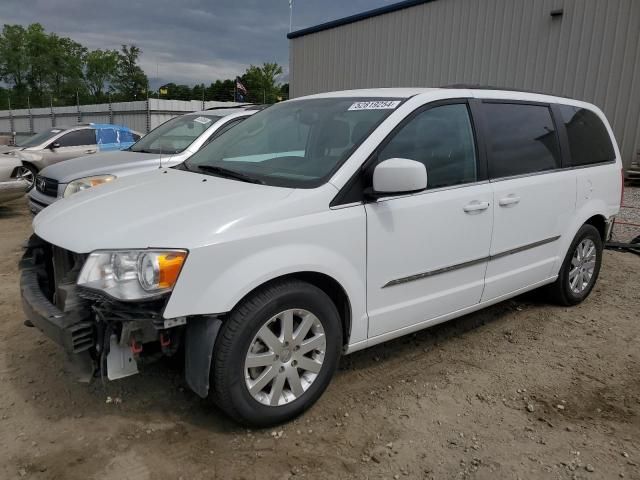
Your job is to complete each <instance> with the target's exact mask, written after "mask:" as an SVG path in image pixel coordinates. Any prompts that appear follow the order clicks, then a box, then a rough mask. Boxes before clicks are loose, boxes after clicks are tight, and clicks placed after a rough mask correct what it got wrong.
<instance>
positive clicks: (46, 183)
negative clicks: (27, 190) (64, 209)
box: [36, 175, 58, 197]
mask: <svg viewBox="0 0 640 480" xmlns="http://www.w3.org/2000/svg"><path fill="white" fill-rule="evenodd" d="M36 190H37V191H39V192H40V193H42V194H44V195H48V196H50V197H57V196H58V181H57V180H54V179H53V178H47V177H41V176H40V175H38V176H37V177H36Z"/></svg>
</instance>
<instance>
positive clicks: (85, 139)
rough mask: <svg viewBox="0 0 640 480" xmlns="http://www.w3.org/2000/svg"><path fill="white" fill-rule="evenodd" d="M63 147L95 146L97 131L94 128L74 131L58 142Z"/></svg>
mask: <svg viewBox="0 0 640 480" xmlns="http://www.w3.org/2000/svg"><path fill="white" fill-rule="evenodd" d="M57 143H59V144H60V146H61V147H77V146H80V145H95V144H96V131H95V130H94V129H92V128H83V129H82V130H74V131H73V132H69V133H67V134H66V135H63V136H62V137H60V138H59V139H58V140H57Z"/></svg>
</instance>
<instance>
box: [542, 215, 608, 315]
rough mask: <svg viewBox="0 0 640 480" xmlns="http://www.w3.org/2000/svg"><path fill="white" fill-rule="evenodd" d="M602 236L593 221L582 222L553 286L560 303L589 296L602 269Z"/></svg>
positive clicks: (564, 303)
mask: <svg viewBox="0 0 640 480" xmlns="http://www.w3.org/2000/svg"><path fill="white" fill-rule="evenodd" d="M602 249H603V244H602V239H601V238H600V232H598V230H597V229H596V228H595V227H594V226H593V225H583V226H582V227H581V228H580V230H578V233H577V234H576V236H575V238H574V239H573V242H572V243H571V246H570V247H569V251H568V252H567V255H566V256H565V259H564V262H563V263H562V267H561V268H560V273H559V275H558V279H557V280H556V281H555V283H553V284H552V285H551V286H550V291H551V294H552V295H553V297H554V299H555V300H556V302H557V303H559V304H561V305H577V304H578V303H580V302H582V301H583V300H584V299H585V298H587V297H588V296H589V293H591V290H592V289H593V286H594V285H595V283H596V280H597V279H598V274H599V273H600V265H601V263H602Z"/></svg>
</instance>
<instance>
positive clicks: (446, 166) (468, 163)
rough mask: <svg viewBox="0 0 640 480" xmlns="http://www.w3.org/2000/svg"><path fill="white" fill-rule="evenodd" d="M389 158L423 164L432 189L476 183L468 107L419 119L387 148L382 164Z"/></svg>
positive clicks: (442, 108)
mask: <svg viewBox="0 0 640 480" xmlns="http://www.w3.org/2000/svg"><path fill="white" fill-rule="evenodd" d="M389 158H407V159H410V160H416V161H418V162H421V163H423V164H424V165H425V167H426V168H427V182H428V185H427V188H428V189H432V188H441V187H448V186H452V185H459V184H463V183H470V182H475V181H476V180H477V172H476V152H475V146H474V141H473V130H472V128H471V121H470V119H469V111H468V109H467V105H466V104H462V103H461V104H452V105H443V106H440V107H434V108H430V109H428V110H425V111H424V112H421V113H419V114H418V115H416V116H415V117H414V118H412V119H411V120H410V121H409V122H408V123H407V124H405V125H404V126H403V127H402V128H401V129H400V131H398V132H397V133H396V134H395V136H394V137H393V138H392V139H391V141H390V142H389V143H387V145H385V146H384V148H383V149H382V150H381V151H380V153H379V155H378V162H381V161H382V160H386V159H389Z"/></svg>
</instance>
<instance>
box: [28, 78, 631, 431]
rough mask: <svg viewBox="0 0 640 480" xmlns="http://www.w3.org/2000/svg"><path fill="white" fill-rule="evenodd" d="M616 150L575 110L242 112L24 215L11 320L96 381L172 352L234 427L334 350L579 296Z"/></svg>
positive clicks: (498, 106) (352, 94) (281, 403)
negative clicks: (537, 300) (493, 310)
mask: <svg viewBox="0 0 640 480" xmlns="http://www.w3.org/2000/svg"><path fill="white" fill-rule="evenodd" d="M622 179H623V176H622V164H621V161H620V153H619V150H618V147H617V145H616V142H615V140H614V137H613V133H612V131H611V128H610V126H609V123H608V122H607V120H606V118H605V117H604V115H603V113H602V112H601V111H600V110H599V109H598V108H596V107H594V106H593V105H590V104H588V103H584V102H579V101H575V100H569V99H565V98H558V97H552V96H547V95H541V94H534V93H525V92H518V91H504V90H491V89H480V88H474V89H469V88H461V87H458V88H441V89H415V88H411V89H371V90H353V91H343V92H333V93H325V94H319V95H312V96H308V97H302V98H297V99H295V100H290V101H287V102H283V103H279V104H276V105H273V106H271V107H269V108H266V109H265V110H263V111H261V112H258V113H256V114H255V115H253V116H251V117H250V118H248V119H247V120H245V121H243V122H242V123H240V124H239V125H237V126H236V127H234V128H232V129H230V130H228V131H227V132H225V133H224V134H223V135H221V136H219V137H218V138H216V139H215V140H214V141H213V142H211V143H210V144H209V145H208V146H206V147H205V148H204V149H201V150H200V151H199V152H197V153H196V154H194V155H193V156H192V157H191V158H189V159H188V160H187V161H186V162H184V163H183V164H181V165H179V166H177V167H174V168H164V169H160V170H155V171H152V172H149V173H143V174H140V175H133V176H130V177H125V178H121V179H118V180H116V181H113V182H110V183H107V184H104V185H101V186H99V187H96V188H93V189H89V190H86V191H82V192H79V193H77V194H76V195H73V196H72V197H69V198H65V199H62V200H60V201H59V202H56V203H55V204H53V205H52V206H51V207H49V208H47V209H46V210H44V211H43V212H42V213H41V214H39V215H38V216H37V217H36V218H35V220H34V222H33V227H34V230H35V234H34V235H33V236H32V237H31V239H30V241H29V242H28V245H27V250H26V253H25V256H24V258H23V260H22V265H21V266H22V274H21V292H22V297H23V304H24V310H25V313H26V315H27V318H28V320H27V322H26V324H27V325H29V326H31V325H34V326H36V327H38V328H39V329H40V330H42V331H43V332H44V333H45V334H47V335H48V336H50V337H51V338H52V339H54V340H55V341H57V342H58V343H59V344H61V345H62V346H63V347H64V348H65V349H66V351H67V352H69V354H70V355H71V356H72V357H73V358H74V359H75V362H76V364H78V365H84V366H85V367H86V371H87V372H88V373H90V374H93V375H97V374H99V373H102V374H104V375H106V376H108V378H109V379H116V378H120V377H124V376H128V375H131V374H134V373H137V371H138V365H140V364H142V363H143V362H142V361H143V360H145V359H146V358H155V357H157V356H159V354H165V355H176V354H178V352H180V354H184V356H185V375H186V380H187V383H188V384H189V386H190V387H191V388H192V389H193V391H194V392H196V393H197V394H198V395H200V396H202V397H209V398H211V399H212V400H213V401H214V402H215V403H216V404H217V405H218V406H219V407H220V408H221V409H222V410H224V411H225V412H226V413H228V414H229V415H230V416H231V417H233V418H234V419H236V420H238V421H240V422H242V423H245V424H249V425H255V426H266V425H272V424H276V423H278V422H283V421H286V420H289V419H291V418H293V417H295V416H296V415H298V414H300V413H301V412H302V411H304V410H305V409H306V408H308V407H309V406H310V405H312V404H313V403H314V402H315V401H316V400H317V399H318V397H319V396H320V395H321V394H322V392H323V391H324V389H325V388H326V387H327V385H328V383H329V381H330V379H331V377H332V375H333V374H334V371H335V370H336V367H337V364H338V361H339V359H340V356H341V355H344V354H348V353H351V352H354V351H356V350H360V349H362V348H365V347H369V346H371V345H375V344H377V343H380V342H383V341H385V340H389V339H392V338H395V337H398V336H400V335H405V334H407V333H411V332H414V331H416V330H419V329H423V328H425V327H428V326H431V325H435V324H437V323H440V322H443V321H446V320H449V319H451V318H454V317H459V316H461V315H464V314H466V313H469V312H472V311H475V310H479V309H481V308H484V307H486V306H488V305H491V304H494V303H497V302H500V301H502V300H505V299H507V298H510V297H513V296H515V295H518V294H520V293H522V292H526V291H528V290H532V289H535V288H538V287H542V286H546V288H547V291H548V294H549V297H550V298H552V299H553V300H554V301H556V302H559V303H561V304H563V305H573V304H577V303H579V302H581V301H582V300H584V299H585V298H586V297H587V296H588V295H589V292H590V291H591V289H592V288H593V286H594V284H595V282H596V279H597V277H598V272H599V270H600V265H601V261H602V249H603V242H604V241H605V239H606V238H607V236H608V235H609V231H610V227H611V224H612V220H613V218H614V215H616V213H617V212H618V209H619V207H620V199H621V194H622Z"/></svg>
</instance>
